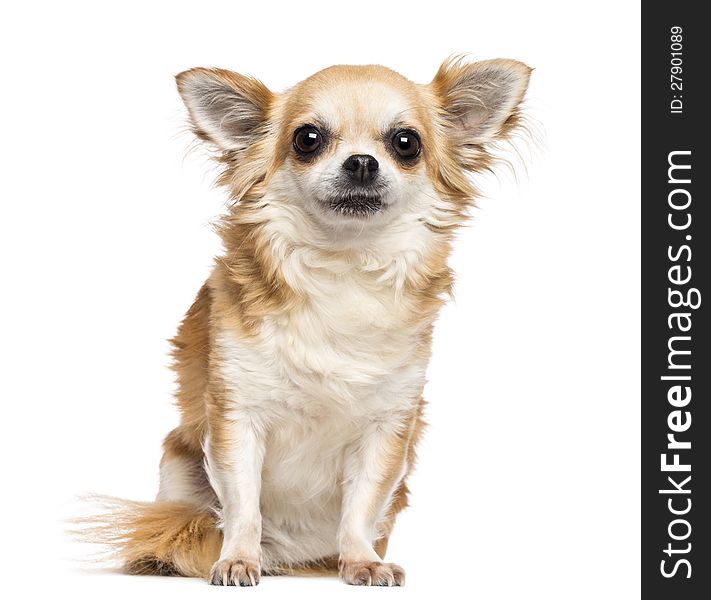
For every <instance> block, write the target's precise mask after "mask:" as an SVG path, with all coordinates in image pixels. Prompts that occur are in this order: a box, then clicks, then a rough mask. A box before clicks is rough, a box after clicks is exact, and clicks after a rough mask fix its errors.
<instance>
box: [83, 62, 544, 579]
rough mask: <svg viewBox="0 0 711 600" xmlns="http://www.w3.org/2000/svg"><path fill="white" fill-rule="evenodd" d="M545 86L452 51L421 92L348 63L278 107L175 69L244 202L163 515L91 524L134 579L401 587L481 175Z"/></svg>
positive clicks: (521, 72)
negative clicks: (450, 305) (452, 302)
mask: <svg viewBox="0 0 711 600" xmlns="http://www.w3.org/2000/svg"><path fill="white" fill-rule="evenodd" d="M530 72H531V70H530V69H529V68H528V67H527V66H525V65H524V64H522V63H520V62H516V61H513V60H504V59H499V60H488V61H483V62H473V63H472V62H467V61H466V60H465V59H462V58H454V59H449V60H447V61H446V62H445V63H444V64H443V65H442V66H441V67H440V69H439V71H438V72H437V74H436V75H435V77H434V79H433V80H432V81H431V82H430V83H429V84H425V85H420V84H416V83H413V82H411V81H409V80H408V79H406V78H405V77H403V76H401V75H399V74H398V73H396V72H394V71H391V70H389V69H387V68H384V67H381V66H333V67H330V68H327V69H324V70H323V71H320V72H318V73H316V74H315V75H313V76H311V77H309V78H308V79H306V80H304V81H302V82H301V83H299V84H297V85H296V86H294V87H293V88H291V89H290V90H288V91H286V92H284V93H280V94H277V93H273V92H271V91H270V90H269V89H268V88H267V87H266V86H265V85H264V84H263V83H261V82H260V81H258V80H256V79H253V78H251V77H246V76H243V75H239V74H237V73H234V72H231V71H226V70H221V69H203V68H196V69H191V70H189V71H185V72H183V73H181V74H179V75H178V76H177V84H178V90H179V92H180V95H181V96H182V99H183V101H184V102H185V105H186V106H187V110H188V113H189V115H190V122H191V125H192V128H193V130H194V133H195V134H196V135H197V137H198V138H199V139H200V140H202V141H204V142H205V143H206V144H208V145H209V146H210V147H211V148H212V149H213V150H214V152H215V157H216V159H217V160H218V161H219V163H220V164H221V165H222V173H221V175H220V178H219V184H221V185H222V186H224V187H225V188H226V189H227V190H228V191H229V194H230V198H231V205H230V207H229V211H228V212H227V214H226V216H224V217H223V218H222V219H221V221H220V223H219V233H220V235H221V237H222V240H223V242H224V252H223V253H222V255H221V256H219V257H218V258H217V259H216V261H215V265H214V269H213V270H212V272H211V275H210V276H209V278H208V280H207V281H206V283H205V284H204V285H203V287H202V289H201V290H200V291H199V293H198V295H197V298H196V299H195V302H194V303H193V305H192V307H191V308H190V310H189V311H188V313H187V315H186V317H185V319H184V321H183V322H182V324H181V326H180V328H179V331H178V334H177V336H176V337H175V338H174V340H173V346H174V359H175V371H176V373H177V378H178V384H179V389H178V392H177V403H178V406H179V408H180V412H181V422H180V425H179V426H178V427H177V428H176V429H175V430H173V431H171V432H170V433H169V434H168V436H167V437H166V439H165V442H164V455H163V458H162V460H161V464H160V490H159V493H158V497H157V499H156V502H155V503H136V502H124V501H115V504H114V505H113V508H112V510H110V511H109V512H108V513H107V514H105V515H103V516H102V517H99V518H98V519H99V520H98V521H94V522H95V524H96V523H97V522H98V523H99V524H98V525H97V527H96V528H95V529H94V530H93V531H94V534H95V537H96V538H98V539H100V540H102V541H104V542H109V543H111V544H113V545H114V547H115V548H116V550H117V551H118V553H119V555H120V557H121V558H122V560H123V562H124V564H125V565H126V568H127V569H128V571H129V572H133V573H162V574H179V575H187V576H200V577H206V578H207V579H208V581H209V582H210V583H212V584H216V585H241V586H252V585H256V584H257V583H258V582H259V579H260V575H262V574H280V573H304V572H315V571H326V570H333V571H335V570H336V569H337V570H338V572H339V574H340V577H341V578H342V579H343V580H344V581H346V582H347V583H349V584H354V585H387V586H390V585H393V586H398V585H403V584H404V581H405V574H404V571H403V569H402V568H401V567H399V566H397V565H395V564H393V563H387V562H384V560H383V559H384V556H385V550H386V547H387V544H388V538H389V536H390V534H391V531H392V529H393V524H394V522H395V518H396V515H397V514H398V513H399V512H400V511H401V510H402V509H403V508H404V507H405V506H406V504H407V493H408V492H407V487H406V479H407V477H408V474H409V473H410V471H411V470H412V467H413V462H414V460H415V448H416V446H417V442H418V439H419V438H420V434H421V431H422V428H423V421H422V413H423V406H424V400H423V397H422V390H423V386H424V383H425V371H426V368H427V363H428V359H429V356H430V347H431V340H432V328H433V322H434V320H435V318H436V316H437V313H438V311H439V309H440V307H441V306H442V304H443V302H444V301H445V300H446V298H447V296H448V294H449V293H450V290H451V287H452V281H453V279H452V273H451V271H450V269H449V268H448V266H447V258H448V254H449V252H450V246H451V241H452V236H453V232H454V231H455V230H456V228H457V226H458V225H459V224H460V223H462V222H463V220H464V219H465V218H466V217H467V212H468V208H469V207H470V205H471V203H472V201H473V199H474V198H475V196H476V189H475V187H474V184H473V182H472V180H471V177H470V176H471V173H474V172H477V171H481V170H488V169H490V168H491V167H492V165H493V163H494V157H493V155H492V153H491V148H492V146H491V145H492V144H495V143H497V142H499V141H501V140H503V139H506V138H507V137H508V136H509V135H510V134H511V133H512V132H513V131H514V130H515V129H516V127H517V126H518V125H520V122H521V113H520V103H521V101H522V99H523V96H524V93H525V90H526V87H527V84H528V80H529V76H530ZM102 519H104V520H102Z"/></svg>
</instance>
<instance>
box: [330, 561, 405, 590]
mask: <svg viewBox="0 0 711 600" xmlns="http://www.w3.org/2000/svg"><path fill="white" fill-rule="evenodd" d="M338 572H339V574H340V576H341V579H343V581H345V582H346V583H347V584H349V585H382V586H400V585H405V571H404V570H403V569H402V567H398V566H397V565H396V564H393V563H383V562H377V561H372V562H371V561H349V560H341V561H339V565H338Z"/></svg>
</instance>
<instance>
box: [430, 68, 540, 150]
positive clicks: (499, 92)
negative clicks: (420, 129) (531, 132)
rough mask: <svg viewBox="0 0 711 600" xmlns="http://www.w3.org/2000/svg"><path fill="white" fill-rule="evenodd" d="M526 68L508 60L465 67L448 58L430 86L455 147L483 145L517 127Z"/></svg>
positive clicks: (525, 81) (523, 92) (526, 84)
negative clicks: (437, 99)
mask: <svg viewBox="0 0 711 600" xmlns="http://www.w3.org/2000/svg"><path fill="white" fill-rule="evenodd" d="M530 75H531V69H530V67H527V66H526V65H524V64H523V63H521V62H518V61H515V60H508V59H495V60H485V61H481V62H475V63H467V62H465V61H464V60H463V59H462V58H457V57H454V58H450V59H449V60H447V61H445V62H444V63H443V64H442V66H441V67H440V68H439V71H437V74H436V75H435V78H434V79H433V80H432V83H431V84H430V86H431V87H432V89H433V90H434V92H435V93H436V94H437V95H438V96H439V98H440V106H441V107H442V111H443V117H444V122H445V126H446V127H447V129H448V130H449V133H450V134H451V135H452V136H453V137H454V138H455V140H456V141H457V142H458V143H459V144H463V145H465V146H468V145H472V144H485V143H487V142H492V141H496V140H497V139H499V138H501V137H504V136H505V135H506V134H507V133H508V132H509V131H510V130H511V129H513V127H515V126H516V124H517V123H518V117H519V112H518V107H519V104H520V103H521V100H522V99H523V96H524V94H525V92H526V88H527V86H528V79H529V77H530Z"/></svg>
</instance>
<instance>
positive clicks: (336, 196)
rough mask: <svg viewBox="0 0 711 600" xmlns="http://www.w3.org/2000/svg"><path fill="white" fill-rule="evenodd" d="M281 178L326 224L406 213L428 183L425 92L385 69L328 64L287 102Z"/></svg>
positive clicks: (358, 224)
mask: <svg viewBox="0 0 711 600" xmlns="http://www.w3.org/2000/svg"><path fill="white" fill-rule="evenodd" d="M285 108H286V110H285V119H284V126H283V130H284V131H285V132H286V133H290V134H291V135H290V136H288V135H285V136H284V137H283V139H282V140H281V142H280V143H281V144H283V145H284V146H286V148H285V151H284V154H285V155H286V157H287V159H286V160H285V161H284V163H283V165H282V167H281V169H282V176H283V177H284V178H285V179H286V180H287V181H288V182H289V186H290V187H291V188H292V189H293V190H295V191H296V192H297V193H296V194H295V201H298V202H299V203H300V204H301V205H302V206H303V207H304V209H305V210H307V211H308V212H309V213H310V214H311V215H313V217H314V218H315V219H317V220H318V221H319V223H321V225H322V226H325V227H331V228H343V227H348V226H349V225H352V226H356V227H362V225H363V223H364V222H367V223H368V224H369V225H368V226H373V225H374V224H376V223H379V222H383V221H389V220H391V219H393V218H395V217H397V216H399V215H402V214H403V213H404V212H405V211H406V210H407V208H408V206H407V203H408V199H409V198H414V197H415V196H417V195H419V194H421V192H422V190H423V188H424V187H426V186H427V183H428V181H427V177H426V172H425V171H426V169H425V163H424V160H423V157H424V155H425V154H426V153H427V150H426V148H425V147H424V144H425V142H427V141H428V140H431V139H432V137H433V136H432V134H431V129H432V122H431V119H430V118H429V116H428V115H427V111H426V110H424V109H423V98H422V93H421V91H420V89H419V88H418V87H417V86H416V85H415V84H413V83H411V82H409V81H407V80H406V79H405V78H404V77H401V76H399V75H397V74H396V73H393V72H392V71H389V70H388V69H384V68H382V67H331V68H330V69H326V70H325V71H321V72H320V73H318V74H316V75H315V76H313V77H311V78H309V79H307V80H306V81H305V82H303V83H302V84H300V85H299V86H298V87H297V88H296V89H295V90H294V91H293V93H292V94H291V95H290V96H289V97H288V99H287V101H286V107H285Z"/></svg>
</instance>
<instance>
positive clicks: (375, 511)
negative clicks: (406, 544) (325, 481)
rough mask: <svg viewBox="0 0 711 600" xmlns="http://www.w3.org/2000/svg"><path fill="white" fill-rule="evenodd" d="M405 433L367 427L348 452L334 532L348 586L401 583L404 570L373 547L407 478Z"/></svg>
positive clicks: (341, 567) (341, 566) (340, 564)
mask: <svg viewBox="0 0 711 600" xmlns="http://www.w3.org/2000/svg"><path fill="white" fill-rule="evenodd" d="M406 460H407V434H406V433H404V432H400V431H397V430H393V429H389V428H386V427H384V426H383V425H382V424H371V425H370V426H369V427H368V428H367V430H366V433H365V434H364V435H363V436H362V437H361V438H360V439H359V440H357V441H356V443H354V444H353V445H351V446H350V447H349V449H348V451H347V452H346V457H345V464H344V480H343V504H342V508H341V522H340V526H339V531H338V545H339V551H340V556H339V561H338V566H339V573H340V575H341V577H342V578H343V579H344V580H345V581H346V583H349V584H352V585H387V586H391V585H404V583H405V571H403V569H402V568H401V567H399V566H397V565H395V564H392V563H384V562H383V561H382V560H381V559H380V557H379V556H378V554H377V553H376V552H375V550H374V549H373V543H374V541H375V540H376V539H377V536H378V531H377V526H378V521H379V519H380V518H382V517H383V515H384V513H385V511H386V510H387V507H388V505H389V503H390V501H391V500H392V495H393V492H394V491H395V488H396V487H397V484H398V483H399V482H400V480H401V479H402V477H403V476H404V474H405V470H406Z"/></svg>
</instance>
